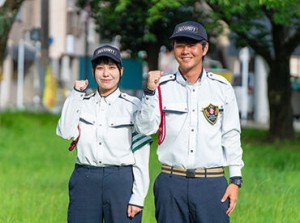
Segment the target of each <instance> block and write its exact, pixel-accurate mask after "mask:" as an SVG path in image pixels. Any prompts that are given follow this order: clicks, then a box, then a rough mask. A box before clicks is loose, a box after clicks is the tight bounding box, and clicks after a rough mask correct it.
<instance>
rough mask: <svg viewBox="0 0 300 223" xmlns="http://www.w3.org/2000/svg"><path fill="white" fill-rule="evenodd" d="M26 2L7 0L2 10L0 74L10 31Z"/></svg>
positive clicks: (0, 14)
mask: <svg viewBox="0 0 300 223" xmlns="http://www.w3.org/2000/svg"><path fill="white" fill-rule="evenodd" d="M23 1H24V0H6V1H5V3H4V5H3V6H2V7H1V8H0V74H1V73H2V66H3V65H2V64H3V61H4V58H5V50H6V43H7V40H8V35H9V31H10V29H11V26H12V25H13V23H14V21H15V18H16V15H17V13H18V11H19V8H20V7H21V4H22V3H23Z"/></svg>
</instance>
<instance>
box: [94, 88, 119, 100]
mask: <svg viewBox="0 0 300 223" xmlns="http://www.w3.org/2000/svg"><path fill="white" fill-rule="evenodd" d="M120 95H121V91H120V89H119V88H117V89H116V90H115V91H114V92H112V93H111V94H109V95H107V96H105V97H104V96H101V95H100V94H99V91H96V101H101V100H104V101H105V102H106V103H109V104H111V103H113V102H114V101H115V100H116V99H117V98H118V97H119V96H120Z"/></svg>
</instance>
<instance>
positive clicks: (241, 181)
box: [229, 177, 243, 188]
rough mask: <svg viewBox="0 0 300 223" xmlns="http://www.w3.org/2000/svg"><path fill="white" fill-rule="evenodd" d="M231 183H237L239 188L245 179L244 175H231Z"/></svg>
mask: <svg viewBox="0 0 300 223" xmlns="http://www.w3.org/2000/svg"><path fill="white" fill-rule="evenodd" d="M229 182H230V184H235V185H237V186H238V187H239V188H241V187H242V184H243V179H242V177H230V181H229Z"/></svg>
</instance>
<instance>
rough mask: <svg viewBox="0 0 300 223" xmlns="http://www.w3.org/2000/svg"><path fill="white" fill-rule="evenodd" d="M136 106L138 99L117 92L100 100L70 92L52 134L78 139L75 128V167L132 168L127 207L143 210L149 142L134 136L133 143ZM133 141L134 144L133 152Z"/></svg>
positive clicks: (147, 182) (147, 183)
mask: <svg viewBox="0 0 300 223" xmlns="http://www.w3.org/2000/svg"><path fill="white" fill-rule="evenodd" d="M139 105H140V101H139V99H137V98H135V97H132V96H129V95H127V94H125V93H121V92H120V90H119V89H117V90H116V91H115V92H113V93H112V94H110V95H109V96H107V97H101V96H100V95H99V93H98V91H97V92H96V93H94V94H91V95H89V96H85V93H84V92H79V91H76V90H73V91H72V92H71V94H70V96H69V97H68V98H67V99H66V101H65V103H64V106H63V109H62V114H61V117H60V120H59V122H58V125H57V130H56V132H57V135H59V136H61V137H62V138H64V139H72V140H74V139H76V138H77V137H78V135H79V131H78V128H77V126H78V125H79V127H80V138H79V141H78V144H77V156H76V163H77V164H80V165H90V166H100V167H105V166H128V165H133V174H134V184H133V194H132V196H131V199H130V201H129V203H130V204H134V205H138V206H143V204H144V199H145V196H146V194H147V191H148V187H149V171H148V170H149V169H148V164H149V148H150V145H149V142H150V141H151V138H149V137H147V138H146V137H144V136H142V137H140V135H136V136H135V138H134V139H133V135H134V134H133V133H134V126H133V122H134V120H133V119H134V118H133V116H134V114H135V113H136V111H137V109H138V106H139ZM137 138H139V141H138V142H136V139H137ZM133 141H135V142H136V143H135V149H134V152H133V148H132V145H133ZM137 144H138V145H137Z"/></svg>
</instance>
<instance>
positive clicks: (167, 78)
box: [159, 74, 176, 84]
mask: <svg viewBox="0 0 300 223" xmlns="http://www.w3.org/2000/svg"><path fill="white" fill-rule="evenodd" d="M175 79H176V76H175V74H166V75H163V76H162V77H161V78H160V80H159V84H164V83H166V82H168V81H174V80H175Z"/></svg>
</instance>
